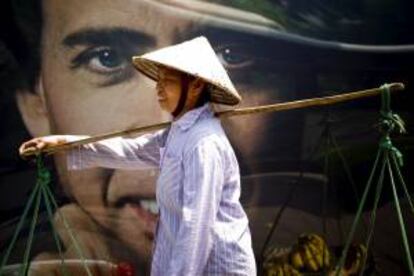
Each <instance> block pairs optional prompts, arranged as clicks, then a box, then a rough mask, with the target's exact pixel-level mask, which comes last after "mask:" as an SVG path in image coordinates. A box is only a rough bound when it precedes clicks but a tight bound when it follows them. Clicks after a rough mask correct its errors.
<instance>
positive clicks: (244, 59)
mask: <svg viewBox="0 0 414 276" xmlns="http://www.w3.org/2000/svg"><path fill="white" fill-rule="evenodd" d="M216 52H217V56H218V58H219V60H220V61H221V63H222V64H223V65H224V66H225V67H226V68H229V69H238V68H242V67H245V66H249V65H251V64H252V63H253V61H254V59H253V58H252V57H251V56H250V55H249V54H248V53H247V52H246V51H245V50H244V49H243V48H242V47H241V46H240V45H227V46H223V47H220V48H218V49H217V50H216Z"/></svg>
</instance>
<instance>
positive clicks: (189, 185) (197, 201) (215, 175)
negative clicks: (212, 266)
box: [165, 142, 224, 275]
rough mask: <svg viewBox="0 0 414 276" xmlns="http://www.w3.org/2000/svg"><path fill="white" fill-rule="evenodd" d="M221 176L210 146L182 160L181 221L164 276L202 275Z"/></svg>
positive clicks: (219, 162) (215, 151)
mask: <svg viewBox="0 0 414 276" xmlns="http://www.w3.org/2000/svg"><path fill="white" fill-rule="evenodd" d="M223 175H224V172H223V166H222V159H221V155H220V151H219V148H218V147H217V145H216V144H215V143H214V142H203V143H201V144H200V145H198V146H196V147H195V149H194V150H192V151H191V152H190V153H189V154H188V155H187V157H184V184H183V209H182V217H181V221H180V222H179V231H178V236H177V238H176V241H177V242H176V244H175V245H174V247H173V251H172V254H171V256H173V258H172V260H171V261H170V264H169V267H168V269H169V271H168V273H166V274H165V275H202V274H203V270H204V268H205V267H206V264H207V261H208V258H209V255H210V252H211V250H212V246H213V232H212V231H213V227H214V222H215V220H216V216H217V212H218V207H219V204H220V199H221V196H220V195H221V191H222V188H223V181H224V176H223Z"/></svg>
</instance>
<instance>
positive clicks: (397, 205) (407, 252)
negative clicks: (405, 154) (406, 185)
mask: <svg viewBox="0 0 414 276" xmlns="http://www.w3.org/2000/svg"><path fill="white" fill-rule="evenodd" d="M388 164H389V167H388V169H389V173H390V178H391V187H392V193H393V195H394V201H395V208H396V210H397V215H398V221H399V223H400V230H401V236H402V239H403V245H404V250H405V255H406V257H407V263H408V268H409V269H410V274H411V275H412V276H414V265H413V260H412V259H411V252H410V246H409V244H408V238H407V233H406V231H405V224H404V219H403V217H402V214H401V207H400V201H399V199H398V194H397V188H396V186H395V183H394V178H393V174H392V169H391V164H390V162H389V160H388Z"/></svg>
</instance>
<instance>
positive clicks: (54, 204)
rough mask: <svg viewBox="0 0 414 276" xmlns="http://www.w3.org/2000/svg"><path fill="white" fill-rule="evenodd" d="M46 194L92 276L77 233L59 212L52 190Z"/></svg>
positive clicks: (48, 190) (87, 271) (89, 274)
mask: <svg viewBox="0 0 414 276" xmlns="http://www.w3.org/2000/svg"><path fill="white" fill-rule="evenodd" d="M46 194H47V195H48V196H49V199H50V200H51V202H52V205H53V207H54V208H55V209H56V213H57V214H58V216H59V217H60V219H61V220H62V221H63V226H64V227H65V229H66V231H67V232H68V234H69V237H70V239H71V240H72V242H73V244H74V246H75V251H76V253H77V254H78V256H79V257H80V259H81V262H82V264H83V266H84V267H85V270H86V273H87V274H88V276H92V273H91V271H90V269H89V267H88V264H87V263H86V258H85V256H84V255H83V253H82V249H81V247H80V245H79V244H80V242H79V241H78V239H77V238H76V235H75V233H74V232H73V231H72V229H71V228H72V227H71V226H70V223H69V221H68V220H67V219H66V218H65V216H64V215H63V214H62V212H60V211H59V209H58V208H59V207H58V205H57V203H56V200H55V198H54V197H53V194H52V192H51V191H50V189H46Z"/></svg>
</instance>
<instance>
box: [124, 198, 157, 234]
mask: <svg viewBox="0 0 414 276" xmlns="http://www.w3.org/2000/svg"><path fill="white" fill-rule="evenodd" d="M151 201H153V202H154V203H149V200H142V201H141V203H140V204H137V203H127V204H126V206H125V207H126V208H129V209H131V210H132V211H133V212H134V214H135V215H136V216H137V217H138V219H139V221H141V222H142V224H143V225H144V229H145V232H146V233H147V234H148V235H150V238H153V237H154V234H155V227H156V224H157V221H158V207H152V206H151V205H153V204H156V203H155V200H151ZM145 204H148V207H146V206H145ZM155 208H156V209H157V211H155V210H154V209H155Z"/></svg>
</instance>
